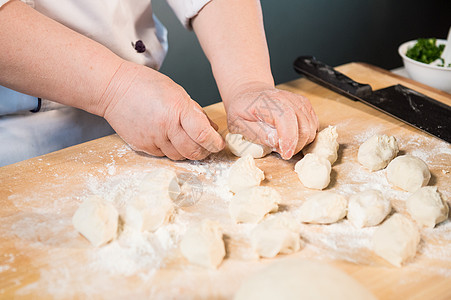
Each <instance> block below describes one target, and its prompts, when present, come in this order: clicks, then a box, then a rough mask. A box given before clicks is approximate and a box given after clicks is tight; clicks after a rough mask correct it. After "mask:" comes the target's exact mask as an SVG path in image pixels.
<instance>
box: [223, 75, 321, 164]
mask: <svg viewBox="0 0 451 300" xmlns="http://www.w3.org/2000/svg"><path fill="white" fill-rule="evenodd" d="M246 86H247V88H242V89H237V90H238V92H236V93H234V95H235V96H234V97H232V98H231V99H230V100H229V101H228V102H227V105H226V110H227V123H228V127H229V130H230V131H231V132H232V133H241V134H242V135H243V136H245V137H246V138H247V139H248V140H250V141H252V142H255V143H258V144H264V145H268V146H270V147H272V148H273V149H275V151H277V152H279V153H280V154H281V156H282V158H283V159H290V158H291V157H292V156H293V155H294V154H296V153H298V152H299V151H300V150H301V149H302V148H303V147H304V146H305V145H307V144H309V143H311V142H312V141H313V139H314V138H315V136H316V132H317V131H318V125H319V123H318V118H317V116H316V114H315V112H314V111H313V108H312V106H311V104H310V102H309V101H308V99H307V98H305V97H303V96H301V95H297V94H294V93H291V92H288V91H283V90H279V89H276V88H274V87H273V86H271V85H268V84H263V83H261V84H260V83H256V84H255V83H254V84H247V85H246Z"/></svg>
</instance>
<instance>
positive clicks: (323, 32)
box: [152, 0, 451, 106]
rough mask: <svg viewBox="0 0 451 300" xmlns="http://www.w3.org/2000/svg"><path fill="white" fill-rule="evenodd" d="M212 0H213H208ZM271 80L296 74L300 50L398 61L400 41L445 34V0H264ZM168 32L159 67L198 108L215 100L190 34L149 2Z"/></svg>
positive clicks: (448, 15)
mask: <svg viewBox="0 0 451 300" xmlns="http://www.w3.org/2000/svg"><path fill="white" fill-rule="evenodd" d="M213 1H214V0H213ZM261 3H262V8H263V15H264V22H265V30H266V36H267V39H268V46H269V50H270V55H271V66H272V71H273V75H274V78H275V80H276V83H283V82H286V81H289V80H292V79H295V78H297V77H298V75H297V74H296V73H295V72H294V71H293V69H292V62H293V60H294V59H295V58H296V57H297V56H299V55H307V54H308V55H314V56H316V57H317V58H318V59H320V60H322V61H324V62H326V63H328V64H330V65H333V66H336V65H340V64H344V63H347V62H351V61H362V62H367V63H371V64H374V65H377V66H379V67H382V68H385V69H393V68H396V67H399V66H401V65H402V61H401V59H400V57H399V56H398V53H397V48H398V46H399V45H400V44H401V43H403V42H405V41H408V40H411V39H416V38H418V37H437V38H446V36H447V33H448V30H449V28H450V26H451V0H440V1H439V0H434V1H419V0H410V1H407V0H373V1H361V0H338V1H337V0H310V1H307V0H305V1H299V0H272V1H271V0H262V1H261ZM152 4H153V7H154V11H155V14H156V15H157V16H158V18H159V19H160V21H162V23H163V24H164V25H165V26H166V27H167V29H168V31H169V52H168V55H167V57H166V60H165V62H164V64H163V67H162V69H161V72H163V73H165V74H167V75H168V76H170V77H171V78H172V79H173V80H175V81H176V82H177V83H179V84H180V85H182V86H183V87H184V88H185V89H186V90H187V91H188V93H189V94H190V95H191V97H192V98H193V99H195V100H196V101H198V102H199V103H200V104H201V105H202V106H205V105H209V104H212V103H215V102H217V101H219V100H220V97H219V93H218V91H217V88H216V85H215V82H214V79H213V76H212V75H211V70H210V65H209V63H208V61H207V60H206V58H205V56H204V54H203V52H202V49H201V48H200V46H199V44H198V42H197V39H196V36H195V34H194V33H193V32H188V31H186V30H185V29H184V28H183V27H182V26H181V24H180V23H179V21H178V20H177V19H176V17H175V16H174V14H173V13H172V11H171V10H170V8H169V7H168V6H167V4H166V2H165V1H163V0H158V1H153V2H152Z"/></svg>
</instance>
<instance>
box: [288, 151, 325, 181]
mask: <svg viewBox="0 0 451 300" xmlns="http://www.w3.org/2000/svg"><path fill="white" fill-rule="evenodd" d="M331 170H332V169H331V165H330V162H329V161H328V160H327V159H325V158H322V157H320V156H318V155H316V154H314V153H309V154H307V155H305V156H304V157H303V158H302V159H301V160H300V161H298V162H297V163H296V165H295V166H294V171H295V172H296V173H297V174H298V178H299V180H300V181H301V182H302V184H303V185H304V186H305V187H306V188H309V189H317V190H322V189H324V188H326V187H327V186H328V185H329V183H330V172H331Z"/></svg>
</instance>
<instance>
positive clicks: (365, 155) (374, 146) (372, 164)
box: [357, 134, 399, 171]
mask: <svg viewBox="0 0 451 300" xmlns="http://www.w3.org/2000/svg"><path fill="white" fill-rule="evenodd" d="M398 152H399V148H398V142H397V141H396V138H395V137H394V136H387V135H385V134H384V135H374V136H372V137H371V138H369V139H368V140H366V141H365V142H364V143H363V144H362V145H360V147H359V152H358V155H357V160H358V161H359V163H360V164H361V165H362V166H364V167H365V168H367V169H368V170H370V171H377V170H381V169H383V168H385V167H386V166H387V165H388V163H389V162H390V161H391V160H392V159H393V158H394V157H395V156H396V155H397V154H398Z"/></svg>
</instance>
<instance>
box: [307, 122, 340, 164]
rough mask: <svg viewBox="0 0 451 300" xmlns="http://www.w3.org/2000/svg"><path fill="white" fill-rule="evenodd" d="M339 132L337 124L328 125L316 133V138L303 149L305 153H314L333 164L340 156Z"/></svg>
mask: <svg viewBox="0 0 451 300" xmlns="http://www.w3.org/2000/svg"><path fill="white" fill-rule="evenodd" d="M337 139H338V133H337V128H336V127H335V126H328V127H327V128H324V129H323V130H321V131H320V132H318V134H317V135H316V139H315V140H314V141H313V142H312V143H311V144H310V145H308V146H307V147H305V148H304V149H303V150H302V153H303V154H304V155H307V154H308V153H314V154H316V155H318V156H319V157H322V158H324V159H327V160H328V161H329V162H330V164H331V165H333V164H334V162H335V161H336V160H337V158H338V147H339V144H338V142H337Z"/></svg>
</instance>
